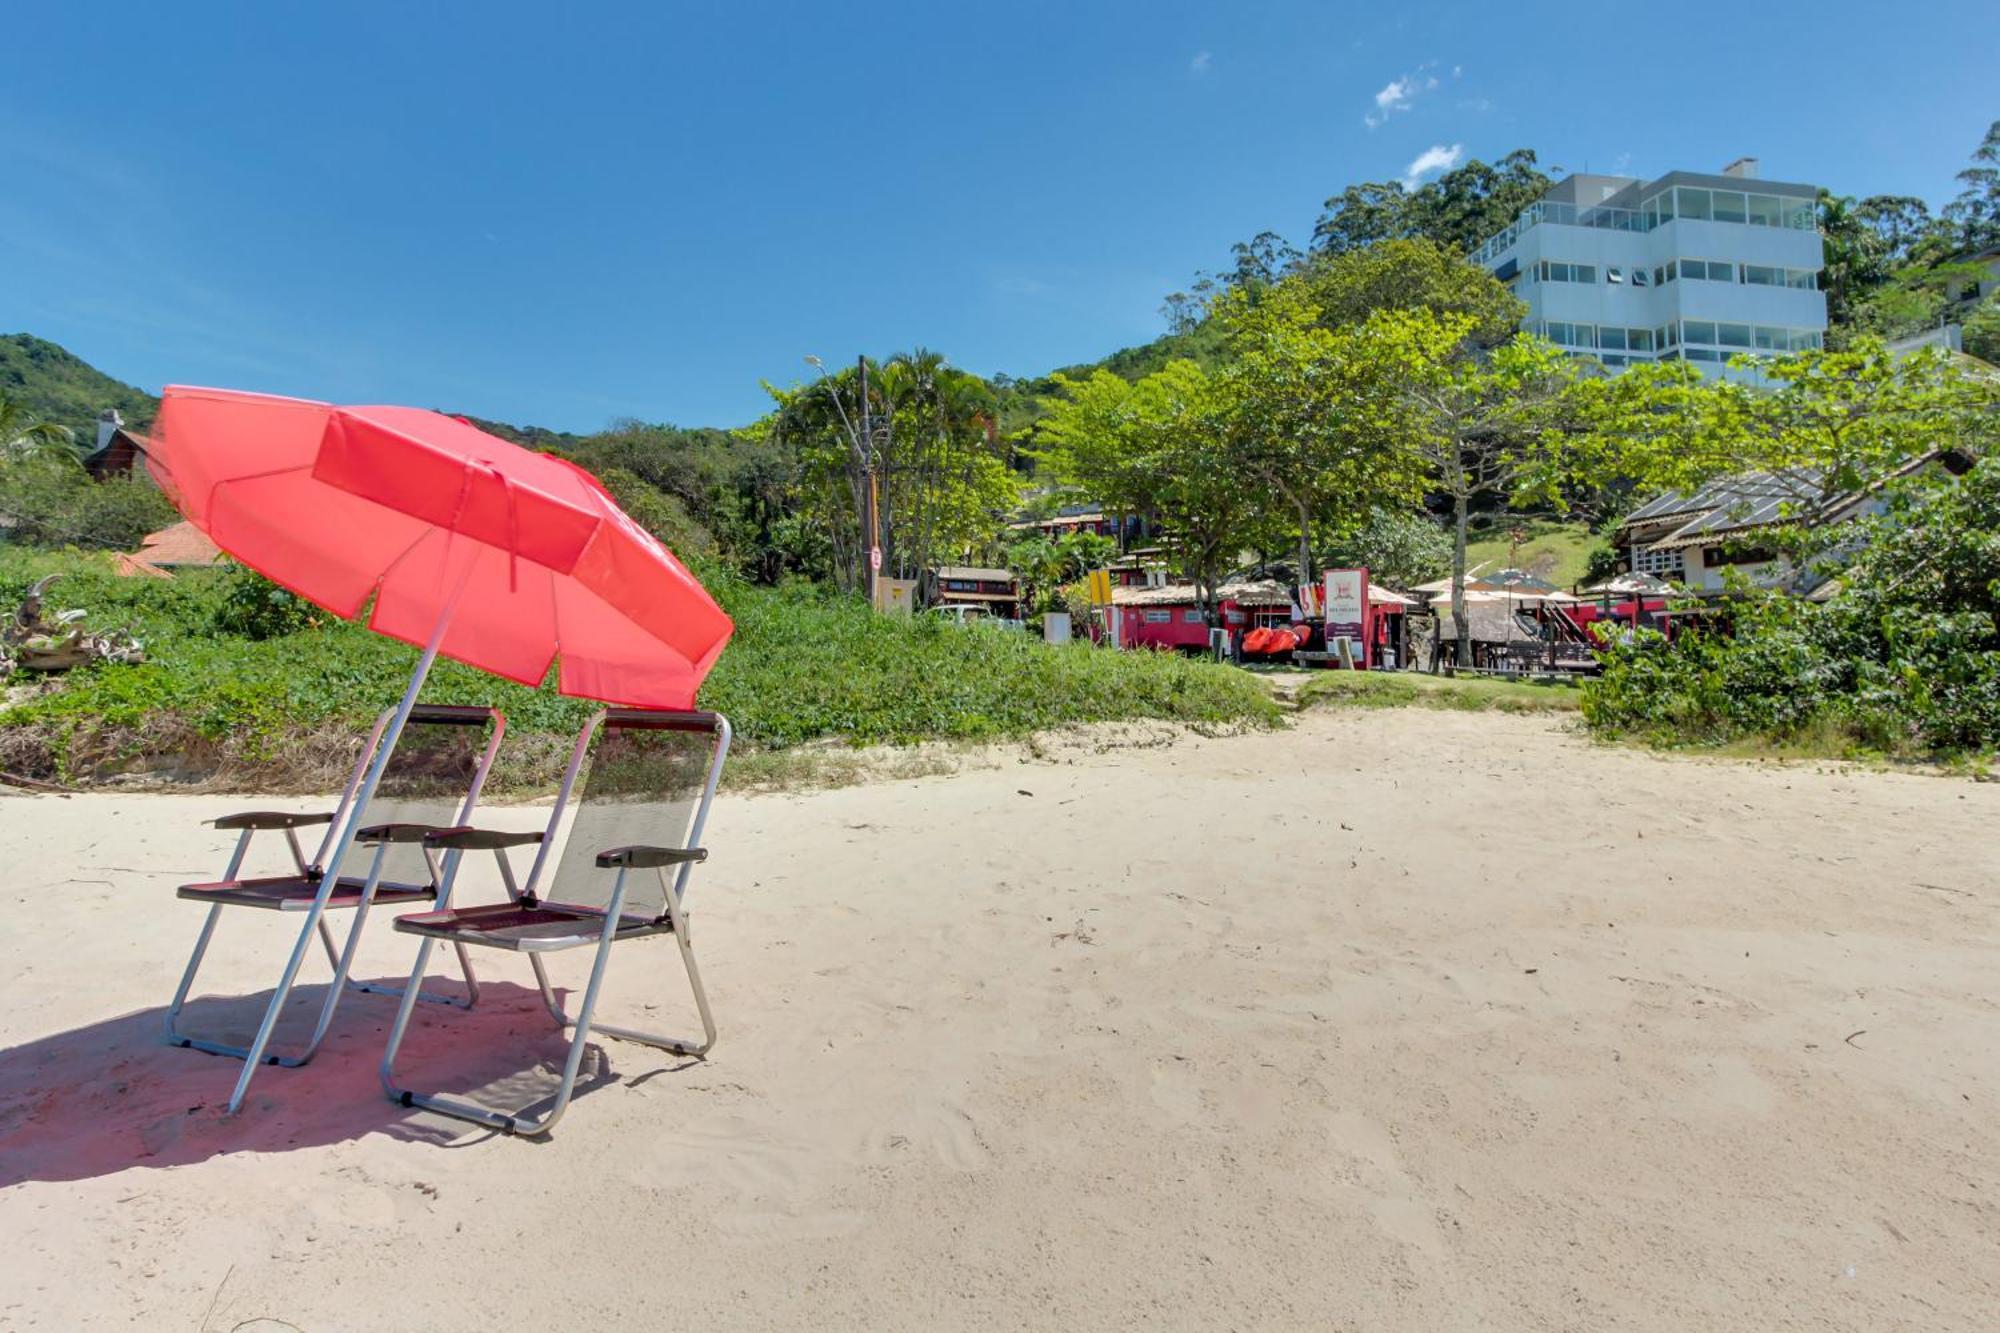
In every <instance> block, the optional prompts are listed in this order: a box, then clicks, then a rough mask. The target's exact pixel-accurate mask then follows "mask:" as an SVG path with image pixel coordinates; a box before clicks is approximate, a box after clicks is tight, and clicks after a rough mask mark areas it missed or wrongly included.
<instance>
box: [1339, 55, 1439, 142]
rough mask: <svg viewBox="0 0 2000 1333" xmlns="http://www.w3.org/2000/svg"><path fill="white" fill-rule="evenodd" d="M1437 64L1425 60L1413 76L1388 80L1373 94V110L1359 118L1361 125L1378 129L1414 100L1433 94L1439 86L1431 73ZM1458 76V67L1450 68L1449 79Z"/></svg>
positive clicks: (1436, 78) (1405, 109)
mask: <svg viewBox="0 0 2000 1333" xmlns="http://www.w3.org/2000/svg"><path fill="white" fill-rule="evenodd" d="M1437 65H1438V62H1437V61H1435V60H1427V61H1425V62H1424V63H1423V64H1421V65H1419V66H1417V71H1416V73H1414V74H1405V75H1403V76H1402V77H1401V78H1395V79H1391V80H1389V82H1388V83H1386V84H1384V85H1383V87H1382V91H1381V92H1379V93H1376V94H1375V109H1374V110H1373V111H1370V112H1368V113H1367V114H1366V115H1364V116H1362V117H1361V123H1362V124H1364V125H1366V126H1367V127H1368V128H1369V129H1371V130H1373V129H1380V128H1381V127H1382V126H1384V125H1386V124H1388V123H1389V117H1391V116H1393V115H1395V114H1396V113H1397V112H1398V111H1408V110H1409V109H1410V107H1411V106H1413V105H1414V104H1415V103H1416V100H1417V99H1418V98H1419V97H1421V96H1423V95H1424V94H1425V93H1428V92H1435V91H1436V90H1437V88H1438V86H1439V83H1438V76H1437V75H1436V74H1434V73H1432V71H1433V70H1435V69H1436V68H1437ZM1458 76H1459V66H1457V65H1453V66H1452V67H1451V77H1452V78H1454V79H1455V78H1457V77H1458Z"/></svg>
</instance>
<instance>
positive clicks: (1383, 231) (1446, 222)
mask: <svg viewBox="0 0 2000 1333" xmlns="http://www.w3.org/2000/svg"><path fill="white" fill-rule="evenodd" d="M1548 187H1549V178H1548V177H1547V176H1545V175H1543V174H1542V173H1541V171H1540V170H1539V169H1537V167H1536V166H1535V154H1534V153H1533V151H1531V150H1529V149H1526V148H1517V149H1515V150H1514V151H1513V152H1511V153H1509V154H1507V155H1506V156H1505V157H1503V158H1501V159H1500V160H1499V161H1498V162H1494V163H1492V164H1490V165H1489V164H1487V163H1485V162H1481V161H1478V160H1477V159H1474V160H1473V161H1471V162H1467V163H1466V164H1465V165H1464V166H1461V167H1457V168H1454V169H1453V170H1451V171H1447V172H1445V173H1444V174H1443V175H1442V176H1439V177H1438V178H1437V179H1436V180H1434V181H1429V182H1426V183H1425V184H1423V185H1421V186H1419V187H1418V188H1416V189H1415V190H1406V189H1404V188H1403V187H1402V185H1400V184H1399V183H1397V182H1395V181H1373V182H1369V183H1365V184H1361V185H1350V186H1348V187H1347V188H1346V189H1344V190H1342V191H1341V192H1340V193H1339V194H1337V195H1334V196H1333V197H1332V198H1331V199H1328V200H1327V201H1326V208H1325V211H1324V212H1323V213H1321V214H1320V219H1319V223H1318V225H1316V226H1315V227H1314V228H1313V249H1314V250H1315V251H1318V252H1321V253H1325V254H1335V255H1338V254H1346V253H1347V252H1348V251H1350V250H1359V249H1364V248H1366V247H1367V246H1370V245H1375V244H1377V243H1379V242H1382V241H1395V240H1426V241H1429V242H1431V243H1432V244H1433V245H1437V246H1440V247H1442V248H1444V249H1446V250H1449V251H1451V252H1453V253H1454V254H1459V255H1464V254H1470V253H1471V252H1472V251H1473V250H1475V249H1477V248H1478V247H1479V246H1480V245H1482V244H1483V243H1484V242H1485V241H1486V240H1487V239H1488V238H1489V237H1491V236H1492V235H1493V234H1494V233H1496V232H1498V231H1499V230H1500V229H1501V228H1503V227H1505V226H1506V225H1507V224H1508V223H1510V222H1512V221H1513V220H1514V218H1515V216H1516V215H1518V214H1519V213H1520V211H1521V210H1522V209H1524V208H1526V207H1527V206H1528V205H1529V204H1532V203H1533V202H1535V200H1537V199H1539V198H1541V196H1542V191H1544V190H1546V189H1548Z"/></svg>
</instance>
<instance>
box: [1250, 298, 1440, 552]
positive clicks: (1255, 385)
mask: <svg viewBox="0 0 2000 1333" xmlns="http://www.w3.org/2000/svg"><path fill="white" fill-rule="evenodd" d="M1336 262H1339V263H1346V262H1348V260H1346V259H1343V260H1341V261H1336ZM1221 318H1222V319H1223V321H1224V323H1225V327H1226V329H1227V331H1228V334H1229V347H1230V352H1231V357H1230V360H1229V362H1228V364H1227V366H1226V368H1225V369H1224V370H1223V371H1222V372H1221V374H1220V376H1219V377H1218V386H1219V388H1220V391H1221V402H1222V405H1223V415H1224V418H1225V421H1226V430H1227V441H1228V447H1229V450H1230V452H1231V454H1232V456H1233V457H1234V458H1235V459H1236V460H1237V461H1238V463H1239V465H1240V466H1241V467H1242V468H1243V469H1244V470H1245V471H1246V472H1248V473H1249V474H1251V475H1252V476H1254V477H1255V478H1257V479H1258V480H1260V481H1262V482H1263V483H1264V484H1265V486H1266V487H1267V488H1268V489H1269V490H1270V491H1271V492H1273V493H1274V494H1275V496H1276V497H1277V498H1279V499H1281V500H1282V501H1283V502H1284V503H1285V505H1286V506H1287V507H1288V508H1289V510H1290V513H1291V516H1292V517H1293V518H1294V520H1295V521H1296V535H1297V539H1298V547H1297V549H1298V577H1299V580H1300V582H1302V583H1303V582H1309V581H1310V580H1311V579H1312V578H1313V550H1314V545H1315V541H1314V539H1315V536H1316V535H1318V534H1321V533H1324V532H1327V531H1331V530H1336V529H1338V528H1341V527H1352V526H1354V525H1356V524H1358V523H1360V522H1361V521H1362V520H1363V519H1364V518H1365V516H1366V515H1367V513H1368V512H1369V510H1370V509H1371V508H1373V507H1374V506H1376V505H1381V504H1396V503H1399V502H1400V503H1414V502H1415V501H1416V500H1417V499H1418V498H1419V497H1420V495H1421V492H1422V477H1421V473H1420V471H1419V470H1418V469H1417V468H1416V467H1415V466H1414V465H1413V464H1411V462H1410V459H1411V454H1410V452H1409V451H1408V450H1407V449H1403V448H1399V447H1398V446H1399V439H1400V435H1401V419H1400V418H1399V417H1398V416H1397V415H1396V414H1395V412H1394V411H1393V407H1394V404H1393V401H1392V399H1391V397H1390V395H1388V394H1387V393H1386V392H1385V391H1384V389H1385V386H1384V380H1385V378H1386V377H1388V376H1390V375H1393V374H1395V373H1396V371H1397V367H1396V365H1395V364H1394V362H1393V360H1392V359H1391V358H1390V357H1387V356H1385V355H1384V351H1385V349H1384V347H1383V345H1382V344H1381V343H1379V342H1378V341H1377V340H1375V339H1373V338H1371V337H1369V336H1367V334H1366V333H1365V331H1363V330H1362V329H1361V328H1359V327H1357V326H1355V325H1351V324H1343V325H1340V326H1337V327H1331V328H1330V327H1328V326H1327V324H1326V320H1325V312H1324V311H1323V310H1322V309H1321V308H1320V307H1319V306H1318V305H1317V304H1315V303H1314V301H1313V300H1312V292H1311V290H1310V289H1309V288H1308V286H1307V285H1306V284H1304V283H1301V282H1297V281H1293V282H1287V283H1282V284H1280V285H1279V286H1278V287H1277V288H1274V289H1272V290H1271V291H1269V292H1267V293H1265V295H1264V299H1263V300H1261V301H1259V302H1257V303H1256V304H1252V303H1250V302H1248V301H1245V300H1233V301H1231V302H1228V303H1226V304H1225V306H1224V312H1223V314H1222V316H1221Z"/></svg>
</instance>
